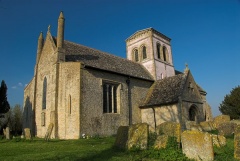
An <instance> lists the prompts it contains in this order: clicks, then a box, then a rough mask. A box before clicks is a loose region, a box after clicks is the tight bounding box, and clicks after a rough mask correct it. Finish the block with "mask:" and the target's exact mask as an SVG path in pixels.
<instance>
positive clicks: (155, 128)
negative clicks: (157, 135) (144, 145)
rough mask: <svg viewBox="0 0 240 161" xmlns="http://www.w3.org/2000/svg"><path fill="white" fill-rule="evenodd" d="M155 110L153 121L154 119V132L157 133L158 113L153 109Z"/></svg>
mask: <svg viewBox="0 0 240 161" xmlns="http://www.w3.org/2000/svg"><path fill="white" fill-rule="evenodd" d="M152 110H153V119H154V131H155V132H156V130H157V122H156V112H155V108H154V107H152Z"/></svg>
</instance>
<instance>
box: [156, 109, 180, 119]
mask: <svg viewBox="0 0 240 161" xmlns="http://www.w3.org/2000/svg"><path fill="white" fill-rule="evenodd" d="M158 110H159V112H158ZM158 110H156V109H155V112H156V119H158V118H157V117H159V119H160V120H159V121H161V120H162V121H163V122H166V121H172V122H177V121H179V116H178V115H179V114H178V111H177V109H176V110H174V106H167V107H165V108H158ZM157 113H159V114H157ZM157 123H158V122H157ZM161 123H162V122H161Z"/></svg>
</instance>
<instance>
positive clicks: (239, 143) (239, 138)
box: [234, 125, 240, 160]
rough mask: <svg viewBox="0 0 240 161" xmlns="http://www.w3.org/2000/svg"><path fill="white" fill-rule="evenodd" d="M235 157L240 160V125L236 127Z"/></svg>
mask: <svg viewBox="0 0 240 161" xmlns="http://www.w3.org/2000/svg"><path fill="white" fill-rule="evenodd" d="M234 158H236V159H239V160H240V125H238V126H237V127H236V129H235V134H234Z"/></svg>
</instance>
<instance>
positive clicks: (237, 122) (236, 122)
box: [230, 120, 240, 125]
mask: <svg viewBox="0 0 240 161" xmlns="http://www.w3.org/2000/svg"><path fill="white" fill-rule="evenodd" d="M230 122H233V123H235V124H237V125H240V120H231V121H230Z"/></svg>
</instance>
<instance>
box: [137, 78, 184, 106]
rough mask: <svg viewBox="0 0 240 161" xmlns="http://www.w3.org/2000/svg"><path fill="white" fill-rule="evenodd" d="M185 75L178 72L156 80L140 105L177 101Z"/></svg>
mask: <svg viewBox="0 0 240 161" xmlns="http://www.w3.org/2000/svg"><path fill="white" fill-rule="evenodd" d="M186 77H187V76H186V75H185V74H178V75H175V76H172V77H167V78H164V79H161V80H158V81H156V82H155V83H154V84H153V85H152V87H151V89H150V91H149V93H148V95H147V98H146V100H145V102H144V103H143V105H142V107H147V106H155V105H164V104H171V103H175V102H177V101H178V98H179V96H181V94H182V92H183V89H184V83H185V80H186Z"/></svg>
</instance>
